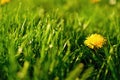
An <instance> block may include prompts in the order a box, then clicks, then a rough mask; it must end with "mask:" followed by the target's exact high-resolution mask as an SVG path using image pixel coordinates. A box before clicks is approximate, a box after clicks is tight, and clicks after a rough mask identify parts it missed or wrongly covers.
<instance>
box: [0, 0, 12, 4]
mask: <svg viewBox="0 0 120 80" xmlns="http://www.w3.org/2000/svg"><path fill="white" fill-rule="evenodd" d="M8 2H10V0H1V2H0V4H1V5H3V4H6V3H8Z"/></svg>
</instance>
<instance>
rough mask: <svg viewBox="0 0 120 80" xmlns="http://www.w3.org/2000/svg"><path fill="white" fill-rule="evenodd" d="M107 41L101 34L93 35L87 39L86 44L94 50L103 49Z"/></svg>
mask: <svg viewBox="0 0 120 80" xmlns="http://www.w3.org/2000/svg"><path fill="white" fill-rule="evenodd" d="M105 41H106V39H104V37H103V36H101V35H99V34H92V35H91V36H89V37H87V38H86V40H85V41H84V44H85V45H86V46H88V47H89V48H91V49H94V48H101V47H102V46H103V44H104V43H105Z"/></svg>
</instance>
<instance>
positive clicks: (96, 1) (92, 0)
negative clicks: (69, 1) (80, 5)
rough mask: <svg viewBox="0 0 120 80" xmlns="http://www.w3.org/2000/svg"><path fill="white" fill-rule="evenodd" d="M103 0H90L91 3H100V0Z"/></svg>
mask: <svg viewBox="0 0 120 80" xmlns="http://www.w3.org/2000/svg"><path fill="white" fill-rule="evenodd" d="M100 1H101V0H90V2H91V3H98V2H100Z"/></svg>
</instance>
